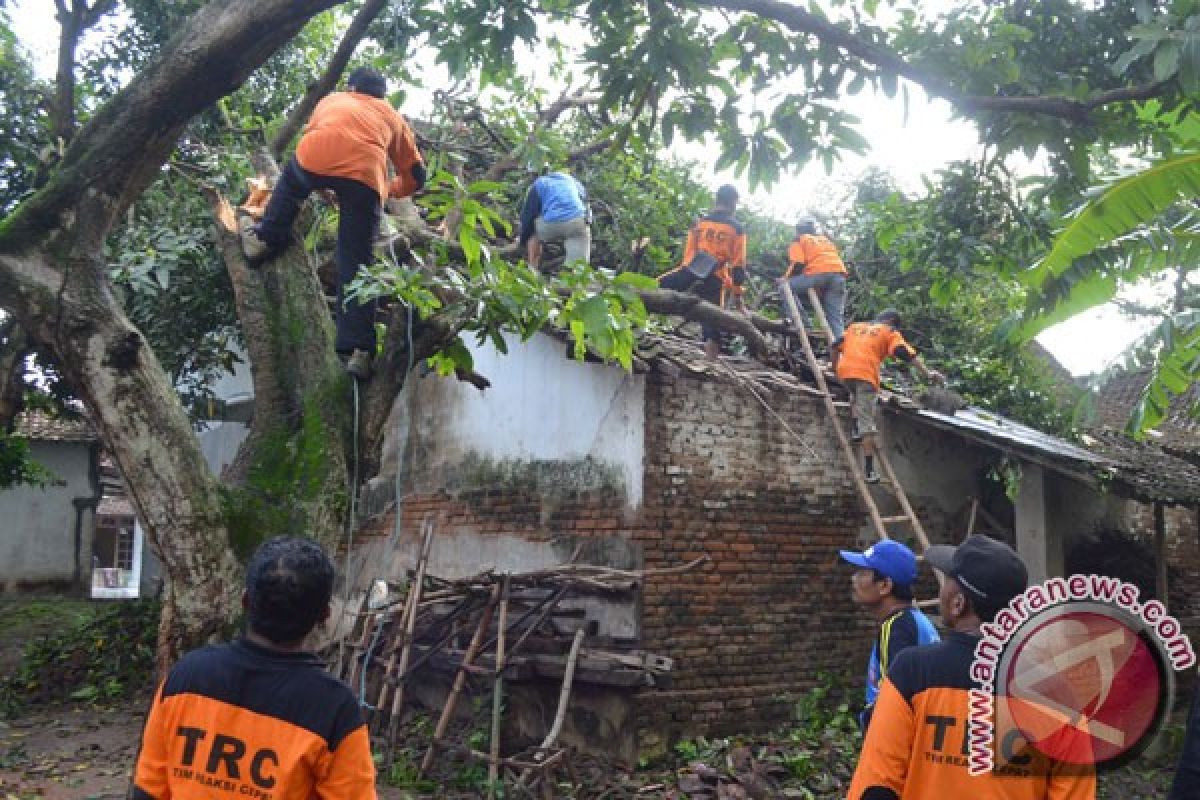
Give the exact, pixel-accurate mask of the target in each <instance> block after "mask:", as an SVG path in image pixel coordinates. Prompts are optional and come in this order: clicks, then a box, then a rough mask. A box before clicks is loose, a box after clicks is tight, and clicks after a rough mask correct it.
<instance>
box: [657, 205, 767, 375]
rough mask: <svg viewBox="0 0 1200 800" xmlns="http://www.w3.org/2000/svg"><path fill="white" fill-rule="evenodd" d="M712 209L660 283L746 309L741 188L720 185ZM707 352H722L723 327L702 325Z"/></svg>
mask: <svg viewBox="0 0 1200 800" xmlns="http://www.w3.org/2000/svg"><path fill="white" fill-rule="evenodd" d="M714 199H715V202H714V203H713V207H712V210H711V211H709V212H708V213H707V214H705V215H704V216H702V217H700V219H698V220H696V222H695V223H694V224H693V225H692V227H691V230H689V231H688V238H687V244H686V245H685V246H684V249H683V260H682V261H681V262H680V264H679V266H678V267H676V268H675V269H673V270H671V271H670V272H664V273H663V274H662V275H660V276H659V277H658V285H659V286H661V287H663V288H664V289H673V290H675V291H677V292H687V291H690V292H692V293H694V294H697V295H699V296H700V297H701V298H703V299H704V300H707V301H708V302H710V303H712V304H713V305H716V306H720V307H721V308H724V307H725V304H726V300H728V299H729V298H732V299H733V305H734V307H735V308H736V309H737V310H738V311H741V312H742V313H745V312H746V301H745V300H744V299H743V297H742V293H743V292H744V291H745V283H746V229H745V227H744V226H743V225H742V223H741V222H739V221H738V220H737V219H736V218H735V217H734V211H736V210H737V203H738V192H737V189H736V188H735V187H733V186H731V185H729V184H725V185H724V186H722V187H720V188H719V189H717V194H716V197H715V198H714ZM701 335H702V336H703V337H704V354H705V355H706V356H707V357H708V358H709V359H716V358H717V356H719V355H720V354H721V330H720V328H717V327H715V326H712V325H705V326H703V329H702V333H701Z"/></svg>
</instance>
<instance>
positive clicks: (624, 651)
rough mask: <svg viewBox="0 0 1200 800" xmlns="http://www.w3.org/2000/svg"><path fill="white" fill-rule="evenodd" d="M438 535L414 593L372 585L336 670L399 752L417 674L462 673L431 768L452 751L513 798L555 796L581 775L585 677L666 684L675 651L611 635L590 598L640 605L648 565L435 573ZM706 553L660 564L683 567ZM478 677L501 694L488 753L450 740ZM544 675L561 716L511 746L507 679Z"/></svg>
mask: <svg viewBox="0 0 1200 800" xmlns="http://www.w3.org/2000/svg"><path fill="white" fill-rule="evenodd" d="M433 538H434V537H433V525H432V524H431V522H429V521H428V520H427V521H426V524H425V527H424V531H423V538H422V544H421V550H420V553H419V556H418V559H417V564H416V568H415V569H414V570H413V571H412V573H411V580H410V581H409V582H408V584H407V587H406V589H405V590H404V591H403V596H401V597H399V598H397V599H394V600H392V599H389V598H387V597H385V596H384V594H385V593H383V592H370V593H368V595H367V597H365V598H364V600H363V606H362V609H361V611H360V612H359V614H358V619H357V621H356V624H355V626H354V628H353V630H352V631H351V633H350V635H349V636H348V637H347V638H346V639H345V640H343V641H342V642H341V644H340V647H339V652H338V655H337V659H336V667H335V674H337V675H339V677H341V678H342V679H343V680H345V681H346V682H347V683H348V684H349V685H350V686H351V688H353V689H354V690H355V691H356V692H358V693H359V696H360V700H361V701H362V703H363V706H364V708H365V709H367V711H368V713H369V717H370V718H371V721H372V724H373V726H374V727H375V729H376V733H377V734H378V735H379V736H381V737H382V738H383V740H384V746H385V753H387V754H390V753H391V751H392V748H393V746H394V745H395V742H396V737H397V733H398V730H399V727H400V723H401V720H402V717H403V714H404V710H405V697H406V693H409V694H411V692H410V690H411V687H412V684H413V682H414V681H416V680H420V678H421V676H422V674H425V675H428V674H429V673H430V671H433V672H436V673H441V674H442V675H444V676H445V675H451V674H452V675H453V680H452V683H451V685H450V690H449V694H448V695H447V697H446V700H445V705H444V706H443V708H442V709H441V712H440V716H439V717H438V720H437V724H436V726H435V727H434V730H433V734H432V739H431V741H430V742H429V744H428V749H427V750H426V752H425V756H424V758H423V759H422V761H421V765H420V775H421V776H423V775H427V774H429V770H430V768H431V767H432V766H433V764H434V760H435V759H436V758H437V757H438V754H439V752H441V753H442V754H444V755H447V756H455V757H464V758H468V759H478V760H481V761H484V762H486V763H487V764H488V770H489V785H490V786H492V787H496V786H498V785H499V784H500V783H501V782H503V784H504V785H505V786H506V787H508V790H509V792H510V794H508V795H506V796H518V797H519V796H523V794H527V795H532V796H537V794H536V792H537V791H538V790H539V789H540V790H541V791H542V792H543V793H544V792H546V791H548V790H549V789H550V788H551V787H553V786H554V783H555V780H556V778H557V775H558V774H559V773H561V772H565V773H566V774H567V775H568V776H570V775H571V774H572V770H573V768H572V766H571V763H570V757H569V755H570V754H569V750H568V748H565V747H562V746H560V745H559V744H558V738H559V735H560V733H561V731H562V727H563V723H564V720H565V718H566V712H567V708H568V705H569V701H570V697H571V687H572V685H573V683H575V682H586V683H592V684H601V685H609V686H624V687H634V686H655V685H660V684H661V683H662V682H664V681H665V680H666V679H667V678H668V673H669V672H670V671H671V666H672V663H671V659H669V658H664V657H662V656H656V655H653V654H650V653H645V652H642V651H640V650H637V649H636V647H635V645H636V642H634V641H631V640H625V639H615V638H613V637H606V636H600V635H599V632H598V626H597V623H596V622H595V621H594V620H588V619H587V617H586V615H585V612H584V609H583V608H582V606H581V605H580V602H579V601H580V598H587V597H593V598H594V597H601V598H603V597H608V598H613V599H615V600H618V601H622V600H623V601H627V602H629V601H632V600H633V595H634V592H635V590H636V589H637V587H638V585H639V583H640V582H641V580H642V579H643V578H644V576H645V575H647V574H648V572H637V571H628V570H618V569H613V568H610V567H605V566H599V565H589V564H579V563H575V560H574V559H572V560H571V561H570V562H568V563H565V564H562V565H559V566H556V567H552V568H549V569H543V570H537V571H533V572H526V573H520V574H495V573H491V572H488V573H483V574H480V575H476V576H474V577H471V578H466V579H462V580H445V579H442V578H438V577H436V576H433V575H431V574H429V572H428V569H427V568H428V564H429V553H430V548H431V546H432V542H433ZM576 555H578V552H577V554H576ZM706 560H707V558H701V559H697V560H696V561H693V562H691V563H689V564H685V565H682V566H680V567H677V568H672V569H669V570H656V571H654V572H655V573H662V572H682V571H685V570H689V569H692V568H695V567H697V566H699V565H700V564H702V563H704V562H705V561H706ZM468 679H472V686H474V687H476V688H477V689H480V688H481V689H482V691H483V692H484V693H486V692H490V693H491V695H492V700H491V709H492V714H491V717H492V718H491V735H490V737H489V741H490V751H489V752H487V753H484V752H480V751H478V750H475V749H472V748H471V747H469V746H467V745H464V744H457V745H456V744H454V743H452V742H450V741H448V737H447V731H448V729H449V728H450V724H451V722H452V720H453V719H454V716H455V710H456V708H457V707H458V706H459V702H460V699H461V698H462V696H463V694H464V693H465V691H466V689H467V687H468ZM534 679H543V680H545V679H550V680H553V681H558V682H561V690H560V693H559V699H558V707H557V712H556V714H555V717H554V722H553V724H552V725H551V727H550V730H549V731H548V732H547V734H546V736H545V738H544V739H543V741H542V742H541V744H540V745H537V746H533V747H529V748H527V749H526V750H524V751H521V752H515V753H509V754H502V752H501V741H500V739H501V721H502V719H501V717H502V714H503V707H504V692H505V684H506V683H509V684H510V683H512V682H520V681H528V680H534ZM512 792H515V795H514V794H512Z"/></svg>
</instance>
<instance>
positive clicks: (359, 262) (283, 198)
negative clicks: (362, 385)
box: [258, 157, 382, 355]
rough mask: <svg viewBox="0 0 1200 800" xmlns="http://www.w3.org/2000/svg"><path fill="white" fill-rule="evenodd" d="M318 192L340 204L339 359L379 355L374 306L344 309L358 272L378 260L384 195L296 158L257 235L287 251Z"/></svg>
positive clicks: (273, 195)
mask: <svg viewBox="0 0 1200 800" xmlns="http://www.w3.org/2000/svg"><path fill="white" fill-rule="evenodd" d="M314 189H331V190H333V193H334V194H335V195H337V201H338V211H339V214H338V232H337V249H336V251H335V253H334V261H335V262H336V264H337V339H336V341H335V342H334V349H336V350H337V351H338V352H339V353H349V352H350V351H351V350H366V351H367V352H368V353H370V354H372V355H374V354H375V302H374V301H371V302H369V303H350V304H349V305H348V306H347V305H346V304H345V298H344V297H343V296H342V291H343V287H345V285H346V284H347V283H349V282H350V281H352V280H353V279H354V277H355V275H357V274H358V270H359V267H362V266H364V265H366V264H370V263H371V262H372V261H374V260H375V256H374V253H373V251H372V247H373V245H374V241H375V234H376V233H377V232H378V231H379V219H380V215H381V209H382V204H381V203H380V201H379V193H378V192H376V191H375V190H374V189H372V188H371V187H370V186H367V185H366V184H365V183H361V182H359V181H356V180H352V179H350V178H338V177H333V176H329V175H318V174H316V173H315V172H309V171H308V170H306V169H304V168H303V167H301V166H300V164H299V163H297V161H296V159H295V158H294V157H293V158H292V159H291V160H290V161H288V163H287V166H286V167H284V168H283V174H281V175H280V176H279V181H278V182H277V183H276V184H275V189H274V191H272V192H271V202H269V203H268V204H267V210H266V212H265V213H264V214H263V218H262V222H260V223H259V224H258V235H259V237H260V238H261V239H262V240H263V241H265V242H266V243H267V244H269V245H271V246H272V247H282V246H285V245H286V244H287V243H288V240H289V239H290V238H291V235H292V223H293V222H295V221H296V215H297V214H299V213H300V207H301V206H302V205H304V201H305V199H306V198H307V197H308V196H309V194H311V193H312V191H313V190H314Z"/></svg>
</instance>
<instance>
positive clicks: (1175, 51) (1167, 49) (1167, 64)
mask: <svg viewBox="0 0 1200 800" xmlns="http://www.w3.org/2000/svg"><path fill="white" fill-rule="evenodd" d="M1180 50H1181V48H1180V45H1179V42H1178V41H1176V40H1174V39H1168V40H1166V41H1165V42H1163V43H1162V44H1161V45H1159V46H1158V49H1157V50H1155V51H1154V80H1156V81H1165V80H1167V79H1168V78H1170V77H1172V76H1174V75H1175V73H1176V72H1178V71H1179V58H1180Z"/></svg>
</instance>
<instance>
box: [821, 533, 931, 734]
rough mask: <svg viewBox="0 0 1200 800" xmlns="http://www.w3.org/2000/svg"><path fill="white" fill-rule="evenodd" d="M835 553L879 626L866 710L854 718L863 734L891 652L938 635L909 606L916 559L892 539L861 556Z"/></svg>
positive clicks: (893, 655)
mask: <svg viewBox="0 0 1200 800" xmlns="http://www.w3.org/2000/svg"><path fill="white" fill-rule="evenodd" d="M840 553H841V556H842V559H843V560H845V561H848V562H850V563H851V564H853V565H854V566H856V567H858V569H856V570H855V571H854V574H853V575H852V576H851V577H850V586H851V590H852V591H853V593H854V602H856V603H858V604H859V605H860V606H862V607H863V608H865V609H867V610H868V611H870V612H871V614H872V615H873V616H874V617H875V619H876V621H877V622H878V623H879V635H878V636H877V637H876V638H875V645H874V646H873V647H872V648H871V658H870V660H869V661H868V662H867V692H866V706H865V708H864V709H863V711H862V713H861V714H859V717H858V721H859V724H860V725H861V726H862V729H863V733H864V734H865V733H866V730H867V725H869V724H870V722H871V712H872V711H874V710H875V698H876V697H878V696H879V684H880V682H881V681H882V680H883V676H884V675H886V674H887V669H888V665H889V664H891V663H892V662H893V661H894V660H895V658H896V654H897V653H899V652H900V651H901V650H903V649H905V648H906V647H915V646H916V645H921V644H931V643H933V642H936V641H939V640H940V637H939V636H938V632H937V629H935V628H934V627H933V623H931V622H930V621H929V618H928V617H926V616H925V615H924V614H922V613H921V610H920V609H918V608H916V607H915V606H913V584H914V583H916V580H917V557H916V556H915V555H913V551H912V550H909V549H908V548H907V547H905V546H904V545H902V544H901V543H900V542H897V541H896V540H894V539H884V540H882V541H879V542H876V543H875V544H874V545H872V546H871V547H868V548H867V549H866V550H864V551H863V552H861V553H858V552H855V551H853V550H842V551H840Z"/></svg>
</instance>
